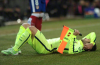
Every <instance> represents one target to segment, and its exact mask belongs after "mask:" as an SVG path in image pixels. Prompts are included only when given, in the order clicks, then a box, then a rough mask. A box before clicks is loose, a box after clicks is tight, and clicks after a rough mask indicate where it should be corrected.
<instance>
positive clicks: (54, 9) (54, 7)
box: [46, 0, 59, 17]
mask: <svg viewBox="0 0 100 65" xmlns="http://www.w3.org/2000/svg"><path fill="white" fill-rule="evenodd" d="M58 7H59V6H58V4H57V0H50V1H49V3H48V4H47V8H46V12H48V14H49V16H50V17H58V15H59V11H58Z"/></svg>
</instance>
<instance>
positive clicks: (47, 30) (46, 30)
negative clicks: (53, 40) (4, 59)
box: [0, 23, 100, 37]
mask: <svg viewBox="0 0 100 65" xmlns="http://www.w3.org/2000/svg"><path fill="white" fill-rule="evenodd" d="M98 25H100V23H97V24H89V25H83V26H73V27H71V28H84V27H91V26H98ZM54 30H62V28H56V29H45V30H43V31H42V32H49V31H54ZM16 34H17V33H11V34H2V35H0V37H2V36H6V35H16Z"/></svg>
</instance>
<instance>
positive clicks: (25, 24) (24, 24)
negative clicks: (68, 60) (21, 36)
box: [22, 23, 30, 29]
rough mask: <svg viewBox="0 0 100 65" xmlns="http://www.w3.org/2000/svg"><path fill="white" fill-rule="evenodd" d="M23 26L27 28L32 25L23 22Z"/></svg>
mask: <svg viewBox="0 0 100 65" xmlns="http://www.w3.org/2000/svg"><path fill="white" fill-rule="evenodd" d="M22 26H23V27H24V28H25V29H26V28H28V27H29V26H30V24H28V23H23V24H22Z"/></svg>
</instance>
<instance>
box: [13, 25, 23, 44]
mask: <svg viewBox="0 0 100 65" xmlns="http://www.w3.org/2000/svg"><path fill="white" fill-rule="evenodd" d="M24 32H25V28H24V27H23V26H20V29H19V32H18V33H17V36H16V40H15V44H16V42H17V41H18V39H19V38H20V36H21V35H22V34H23V33H24Z"/></svg>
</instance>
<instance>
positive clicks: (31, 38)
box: [1, 23, 96, 55]
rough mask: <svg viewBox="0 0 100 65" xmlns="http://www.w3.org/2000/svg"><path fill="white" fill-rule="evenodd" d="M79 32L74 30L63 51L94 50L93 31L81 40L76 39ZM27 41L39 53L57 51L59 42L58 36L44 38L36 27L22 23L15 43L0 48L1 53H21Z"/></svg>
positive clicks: (70, 52) (69, 52) (73, 52)
mask: <svg viewBox="0 0 100 65" xmlns="http://www.w3.org/2000/svg"><path fill="white" fill-rule="evenodd" d="M79 34H80V32H79V31H78V30H74V32H73V34H72V37H71V38H70V39H69V40H68V42H67V44H66V46H65V48H64V50H63V52H64V53H68V54H75V53H79V52H82V51H95V50H96V43H95V42H96V34H95V32H91V33H89V34H88V35H86V36H85V37H84V38H82V39H81V40H77V39H76V36H77V35H79ZM65 37H66V36H65ZM27 42H28V44H29V45H31V47H32V48H33V49H34V50H35V51H36V52H37V53H39V54H48V53H53V52H58V48H59V46H60V44H61V40H60V38H54V39H46V38H45V36H44V35H43V34H42V33H41V32H40V31H39V30H38V29H37V28H36V27H34V26H30V25H29V24H28V23H24V24H22V25H21V26H20V29H19V32H18V34H17V36H16V41H15V45H14V46H13V47H12V48H8V49H7V50H2V51H1V53H2V54H4V55H18V54H19V53H21V50H20V48H21V46H22V45H23V44H25V43H27Z"/></svg>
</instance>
